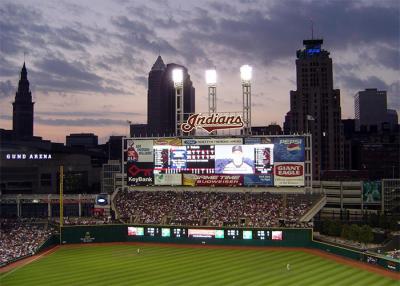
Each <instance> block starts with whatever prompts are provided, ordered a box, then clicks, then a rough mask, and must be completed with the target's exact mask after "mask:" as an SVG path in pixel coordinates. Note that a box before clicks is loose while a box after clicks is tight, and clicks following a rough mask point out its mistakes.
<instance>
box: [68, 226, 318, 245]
mask: <svg viewBox="0 0 400 286" xmlns="http://www.w3.org/2000/svg"><path fill="white" fill-rule="evenodd" d="M128 227H134V228H135V231H136V232H138V233H135V234H134V235H128ZM151 229H152V230H153V231H154V232H150V231H149V230H151ZM166 230H169V231H166ZM141 231H143V233H141ZM213 231H218V233H217V235H215V234H213V233H212V232H213ZM275 231H276V232H282V239H281V240H278V239H273V238H272V233H273V232H275ZM165 232H168V233H169V235H165ZM259 232H263V234H264V237H262V236H260V235H259V234H261V233H259ZM191 233H194V234H193V235H192V236H190V234H191ZM221 235H222V237H221ZM207 236H208V237H207ZM218 237H219V238H218ZM311 240H312V229H298V228H297V229H295V228H254V229H249V228H238V227H220V228H218V227H200V226H197V227H184V226H148V225H147V226H143V225H134V226H133V225H132V226H131V225H124V224H120V225H99V226H65V227H63V228H62V242H63V243H90V242H133V241H138V242H167V243H185V244H188V243H189V244H202V243H207V244H214V245H246V246H296V247H307V246H308V245H309V244H310V242H311Z"/></svg>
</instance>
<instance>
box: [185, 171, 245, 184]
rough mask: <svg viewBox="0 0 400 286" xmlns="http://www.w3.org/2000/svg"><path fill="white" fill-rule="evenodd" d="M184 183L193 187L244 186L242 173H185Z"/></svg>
mask: <svg viewBox="0 0 400 286" xmlns="http://www.w3.org/2000/svg"><path fill="white" fill-rule="evenodd" d="M183 185H184V186H191V187H210V186H215V187H232V186H243V176H242V175H196V174H183Z"/></svg>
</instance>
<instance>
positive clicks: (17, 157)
mask: <svg viewBox="0 0 400 286" xmlns="http://www.w3.org/2000/svg"><path fill="white" fill-rule="evenodd" d="M6 159H7V160H50V159H52V156H51V154H41V153H30V154H26V153H19V154H6Z"/></svg>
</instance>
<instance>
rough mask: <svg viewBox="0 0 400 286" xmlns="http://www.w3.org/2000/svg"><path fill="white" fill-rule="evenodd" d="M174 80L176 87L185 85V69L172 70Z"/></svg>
mask: <svg viewBox="0 0 400 286" xmlns="http://www.w3.org/2000/svg"><path fill="white" fill-rule="evenodd" d="M172 80H173V81H174V85H175V88H176V87H177V86H182V85H183V70H182V69H180V68H176V69H173V70H172Z"/></svg>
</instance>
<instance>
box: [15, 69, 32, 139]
mask: <svg viewBox="0 0 400 286" xmlns="http://www.w3.org/2000/svg"><path fill="white" fill-rule="evenodd" d="M33 105H34V102H32V93H31V91H30V90H29V81H28V72H27V70H26V66H25V62H24V65H23V67H22V70H21V77H20V80H19V83H18V90H17V93H16V95H15V101H14V102H13V131H14V136H15V137H16V138H19V139H22V138H31V137H32V136H33Z"/></svg>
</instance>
